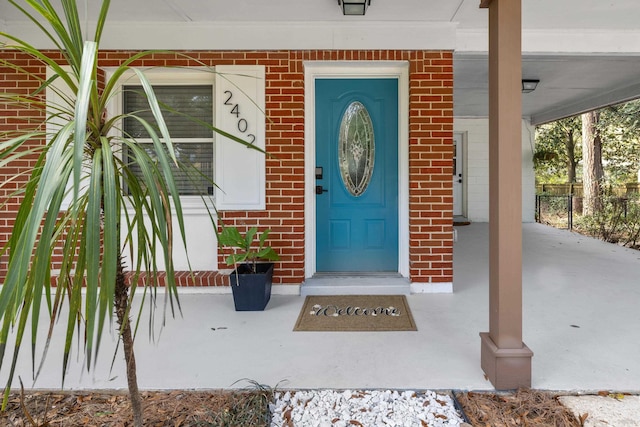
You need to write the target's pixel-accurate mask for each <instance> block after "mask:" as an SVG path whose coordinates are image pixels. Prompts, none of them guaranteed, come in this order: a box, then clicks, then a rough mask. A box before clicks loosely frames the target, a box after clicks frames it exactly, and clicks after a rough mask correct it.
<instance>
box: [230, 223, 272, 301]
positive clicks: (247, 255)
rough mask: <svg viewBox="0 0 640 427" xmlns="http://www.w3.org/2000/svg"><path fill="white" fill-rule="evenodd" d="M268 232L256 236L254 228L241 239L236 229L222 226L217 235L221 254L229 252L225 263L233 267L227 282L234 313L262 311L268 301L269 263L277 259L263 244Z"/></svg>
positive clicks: (270, 249)
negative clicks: (221, 250)
mask: <svg viewBox="0 0 640 427" xmlns="http://www.w3.org/2000/svg"><path fill="white" fill-rule="evenodd" d="M269 232H270V230H269V229H267V230H264V231H263V232H262V233H260V234H259V235H258V228H257V227H252V228H250V229H249V230H247V232H246V233H245V235H244V236H243V235H242V234H241V233H240V231H239V230H238V229H237V228H236V227H226V226H223V227H222V230H221V231H220V233H219V234H218V244H219V245H220V246H221V247H222V248H223V251H224V250H225V249H229V250H231V254H230V255H228V256H227V258H226V263H227V265H233V266H234V270H233V272H232V273H231V275H230V276H229V281H230V285H231V290H232V292H233V301H234V304H235V308H236V311H261V310H264V308H265V307H266V306H267V303H268V302H269V299H271V282H272V278H273V266H274V263H273V261H278V260H279V259H280V257H279V256H278V254H277V253H276V251H275V250H274V249H273V248H272V247H270V246H267V244H266V241H267V238H268V237H269ZM254 242H257V244H254Z"/></svg>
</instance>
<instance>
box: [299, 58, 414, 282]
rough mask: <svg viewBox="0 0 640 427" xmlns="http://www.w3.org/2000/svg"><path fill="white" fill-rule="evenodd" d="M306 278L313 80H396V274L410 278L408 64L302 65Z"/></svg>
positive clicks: (311, 239) (310, 266) (311, 268)
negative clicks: (303, 88)
mask: <svg viewBox="0 0 640 427" xmlns="http://www.w3.org/2000/svg"><path fill="white" fill-rule="evenodd" d="M304 74H305V75H304V83H305V97H304V99H305V100H304V119H305V131H304V138H305V142H304V159H305V166H304V171H305V179H304V187H305V201H304V206H305V208H304V216H305V277H306V278H309V277H312V276H313V275H314V274H315V273H316V193H315V185H316V179H315V166H316V144H315V139H316V126H315V120H316V119H315V117H316V111H315V104H316V97H315V86H316V85H315V80H316V79H319V78H322V79H329V78H396V79H398V175H399V176H398V272H399V273H400V275H402V276H403V277H409V63H408V62H407V61H305V62H304Z"/></svg>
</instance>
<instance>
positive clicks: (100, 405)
mask: <svg viewBox="0 0 640 427" xmlns="http://www.w3.org/2000/svg"><path fill="white" fill-rule="evenodd" d="M271 399H272V394H271V391H270V390H266V389H260V388H258V389H252V390H248V391H247V390H243V391H235V392H230V391H218V392H200V391H184V390H180V391H172V392H143V402H144V418H145V426H152V427H160V426H162V427H165V426H166V427H169V426H171V427H184V426H251V427H261V426H268V425H269V402H270V401H271ZM456 399H457V400H458V402H459V403H460V404H461V406H462V408H463V410H464V413H465V415H466V416H467V418H468V419H469V421H470V423H471V425H472V426H474V427H523V426H527V427H549V426H554V427H581V426H583V423H584V420H582V421H580V420H576V418H575V417H574V416H573V415H572V413H571V412H570V411H569V410H568V409H566V408H565V407H564V406H562V404H561V403H560V402H559V401H558V399H557V396H556V395H555V394H553V393H550V392H541V391H535V390H528V389H523V390H519V391H517V392H515V393H489V392H486V393H485V392H460V393H456ZM131 419H132V418H131V407H130V405H129V398H128V395H127V394H125V393H111V392H98V391H93V392H73V391H62V392H50V391H37V392H26V393H25V394H24V395H22V396H21V395H20V393H14V394H12V395H11V396H10V399H9V404H8V407H7V410H6V412H4V413H2V414H1V416H0V424H2V425H6V426H12V427H18V426H20V427H23V426H31V427H54V426H55V427H61V426H96V427H103V426H104V427H107V426H108V427H111V426H113V427H126V426H130V425H131V424H132V423H131Z"/></svg>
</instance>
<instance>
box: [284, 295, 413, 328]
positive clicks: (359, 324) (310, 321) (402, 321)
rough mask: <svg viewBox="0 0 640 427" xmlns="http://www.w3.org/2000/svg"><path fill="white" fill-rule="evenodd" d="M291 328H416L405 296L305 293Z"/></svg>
mask: <svg viewBox="0 0 640 427" xmlns="http://www.w3.org/2000/svg"><path fill="white" fill-rule="evenodd" d="M293 330H294V331H340V332H344V331H364V332H374V331H417V330H418V329H417V328H416V323H415V322H414V321H413V316H411V310H409V304H408V303H407V298H406V297H405V296H404V295H321V296H320V295H316V296H308V297H307V298H306V299H305V301H304V304H303V305H302V310H300V315H299V316H298V321H297V322H296V325H295V327H294V328H293Z"/></svg>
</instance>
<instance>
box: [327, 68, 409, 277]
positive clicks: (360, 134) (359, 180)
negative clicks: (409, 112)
mask: <svg viewBox="0 0 640 427" xmlns="http://www.w3.org/2000/svg"><path fill="white" fill-rule="evenodd" d="M315 95H316V105H315V109H316V123H315V124H316V141H315V142H316V196H315V197H316V242H317V247H316V254H317V255H316V270H317V271H318V272H362V271H376V272H382V271H389V272H397V271H398V80H397V79H317V80H316V87H315Z"/></svg>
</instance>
